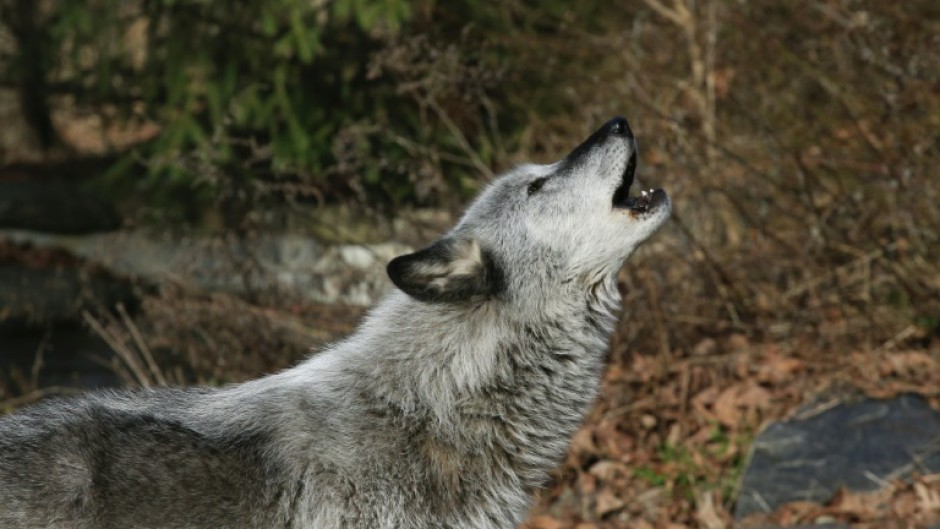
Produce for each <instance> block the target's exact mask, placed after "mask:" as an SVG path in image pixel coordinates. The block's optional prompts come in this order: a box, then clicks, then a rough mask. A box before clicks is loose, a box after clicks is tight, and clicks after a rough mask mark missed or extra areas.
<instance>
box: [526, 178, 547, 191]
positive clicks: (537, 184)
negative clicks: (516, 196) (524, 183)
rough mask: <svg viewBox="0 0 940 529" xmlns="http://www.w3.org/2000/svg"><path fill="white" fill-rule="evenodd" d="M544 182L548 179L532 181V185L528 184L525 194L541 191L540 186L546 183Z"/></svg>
mask: <svg viewBox="0 0 940 529" xmlns="http://www.w3.org/2000/svg"><path fill="white" fill-rule="evenodd" d="M546 180H548V178H545V177H542V178H538V179H536V180H533V181H532V183H531V184H529V188H528V190H527V192H528V193H529V195H531V194H532V193H535V192H536V191H538V190H539V189H542V186H543V185H545V181H546Z"/></svg>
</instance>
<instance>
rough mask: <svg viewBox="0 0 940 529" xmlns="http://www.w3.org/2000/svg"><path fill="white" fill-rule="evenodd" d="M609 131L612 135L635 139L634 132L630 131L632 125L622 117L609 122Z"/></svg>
mask: <svg viewBox="0 0 940 529" xmlns="http://www.w3.org/2000/svg"><path fill="white" fill-rule="evenodd" d="M607 124H608V129H607V130H609V131H610V133H611V134H616V135H617V136H625V137H627V138H632V137H633V131H632V130H630V124H629V123H627V120H626V119H625V118H622V117H619V116H618V117H616V118H614V119H612V120H610V121H609V122H607Z"/></svg>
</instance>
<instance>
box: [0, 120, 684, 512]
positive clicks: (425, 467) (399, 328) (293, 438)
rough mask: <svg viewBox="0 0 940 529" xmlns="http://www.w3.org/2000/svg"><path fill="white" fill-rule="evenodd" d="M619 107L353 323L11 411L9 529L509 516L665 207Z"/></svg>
mask: <svg viewBox="0 0 940 529" xmlns="http://www.w3.org/2000/svg"><path fill="white" fill-rule="evenodd" d="M636 166H637V151H636V143H635V141H634V138H633V133H632V132H631V130H630V127H629V126H628V124H627V121H626V120H625V119H623V118H615V119H613V120H611V121H609V122H607V123H606V124H605V125H604V126H603V127H601V128H600V130H598V131H597V132H595V133H594V134H592V135H591V136H590V137H589V138H588V139H587V140H586V141H585V142H584V143H582V144H581V145H580V146H578V147H577V148H576V149H575V150H574V151H573V152H572V153H571V154H569V155H568V156H567V157H566V158H564V159H563V160H561V161H559V162H557V163H554V164H551V165H523V166H521V167H518V168H516V169H514V170H512V171H510V172H509V173H508V174H506V175H504V176H502V177H500V178H499V179H497V180H495V181H494V182H493V183H492V184H491V185H489V186H488V187H487V188H486V189H485V190H484V191H483V192H482V193H481V195H480V196H479V197H478V198H477V199H476V200H475V201H474V202H473V203H472V204H471V205H470V207H469V208H468V209H467V211H466V213H465V214H464V216H463V217H462V218H461V220H460V222H458V223H457V225H456V226H455V227H454V228H453V229H452V230H451V231H450V232H448V233H447V234H446V235H444V236H443V237H442V238H441V239H439V240H437V241H436V242H434V243H433V244H431V245H430V246H428V247H427V248H424V249H423V250H420V251H417V252H415V253H412V254H409V255H403V256H400V257H397V258H395V259H393V260H392V261H391V262H390V263H389V264H388V275H389V277H390V278H391V280H392V282H393V283H394V284H395V285H396V286H397V287H398V288H397V289H396V290H395V291H393V292H392V293H391V294H390V295H389V296H388V297H387V298H386V299H385V300H384V301H382V302H381V303H380V304H379V305H378V306H376V307H375V308H373V309H372V311H371V312H370V313H369V315H368V316H367V317H366V318H365V321H364V322H363V323H362V325H361V326H360V328H359V329H358V330H357V331H356V332H355V333H354V334H352V335H351V336H350V337H349V338H347V339H346V340H344V341H342V342H340V343H339V344H337V345H335V346H332V347H330V348H329V349H327V350H325V351H323V352H321V353H319V354H317V355H315V356H313V357H312V358H310V359H309V360H307V361H306V362H303V363H301V364H300V365H298V366H296V367H294V368H292V369H288V370H287V371H284V372H281V373H278V374H275V375H271V376H267V377H265V378H261V379H259V380H254V381H250V382H246V383H243V384H235V385H231V386H226V387H222V388H188V389H187V388H164V389H156V390H148V391H133V392H106V393H92V394H89V395H86V396H84V397H80V398H76V399H61V400H50V401H46V402H44V403H41V404H39V405H36V406H33V407H31V408H27V409H25V410H23V411H21V412H19V413H17V414H14V415H11V416H8V417H5V418H3V419H2V420H0V527H3V528H19V529H32V528H35V529H39V528H43V529H111V528H113V529H134V528H141V529H144V528H167V529H170V528H179V529H184V528H186V529H201V528H205V529H226V528H232V529H235V528H258V529H262V528H263V529H272V528H284V529H288V528H291V529H339V528H363V529H379V528H383V529H431V528H433V529H441V528H455V529H456V528H459V529H484V528H486V529H490V528H492V529H495V528H499V529H509V528H513V527H516V526H517V524H519V523H520V522H521V521H522V520H523V518H524V516H525V513H526V511H527V508H528V507H529V502H530V500H531V496H532V494H533V492H534V491H535V490H536V489H537V488H538V487H539V486H541V485H542V484H543V483H544V482H545V480H546V476H547V475H548V472H549V471H550V470H551V469H552V467H553V466H554V465H555V464H557V462H558V460H559V458H560V457H561V456H562V455H563V453H564V451H565V448H566V446H567V444H568V440H569V438H570V436H571V435H572V433H573V432H574V431H575V429H576V428H577V427H578V425H579V424H580V423H581V421H582V420H583V418H584V416H585V414H586V413H587V411H588V409H589V407H590V406H591V403H592V401H593V399H594V398H595V395H596V393H597V389H598V384H599V378H600V373H601V369H602V367H603V363H604V357H605V354H606V351H607V348H608V339H609V336H610V333H611V331H612V330H613V327H614V324H615V321H616V312H617V310H618V308H619V306H620V294H619V293H618V291H617V286H616V275H617V271H618V270H619V269H620V267H621V266H622V265H623V263H624V261H625V260H626V259H627V257H628V256H629V255H630V254H631V253H632V252H633V251H634V250H635V249H636V247H637V246H638V245H639V244H641V243H642V242H643V241H645V240H646V239H647V238H649V237H650V236H651V235H652V234H653V233H654V232H655V231H656V230H657V229H658V228H659V227H660V226H662V225H663V223H664V222H665V221H666V219H667V218H668V217H669V213H670V209H671V203H670V200H669V197H668V196H667V195H666V193H665V192H664V191H662V190H650V191H643V192H641V193H637V194H635V195H633V196H631V195H630V193H629V189H630V187H631V184H632V183H633V177H634V172H635V170H636Z"/></svg>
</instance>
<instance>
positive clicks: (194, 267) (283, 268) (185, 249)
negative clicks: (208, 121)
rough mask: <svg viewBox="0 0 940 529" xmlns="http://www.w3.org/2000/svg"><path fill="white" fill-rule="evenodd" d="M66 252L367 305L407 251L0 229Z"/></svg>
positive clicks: (159, 280) (127, 269) (205, 280)
mask: <svg viewBox="0 0 940 529" xmlns="http://www.w3.org/2000/svg"><path fill="white" fill-rule="evenodd" d="M3 239H8V240H9V241H11V242H13V243H15V244H30V245H33V246H36V247H40V248H55V249H61V250H63V251H67V252H69V253H71V254H73V255H75V256H77V257H80V258H82V259H84V260H87V261H88V262H91V263H94V264H96V265H98V266H101V267H103V268H104V269H106V270H108V271H109V272H111V273H113V274H115V275H119V276H126V277H130V278H134V279H141V280H144V282H146V283H148V284H154V285H160V284H163V283H167V282H172V283H175V284H183V285H188V286H192V287H196V288H198V289H202V290H206V291H219V292H228V293H235V294H251V295H256V294H258V295H268V296H275V297H276V299H277V300H278V302H279V303H282V304H283V303H290V302H292V300H297V301H313V302H317V303H326V304H332V303H343V304H347V305H355V306H363V307H365V306H369V305H372V304H373V303H375V302H376V301H377V300H378V299H379V298H380V297H381V296H382V295H383V294H384V293H385V292H386V291H388V290H389V289H390V288H391V281H389V279H388V276H387V275H386V273H385V265H386V264H387V263H388V262H389V261H390V260H391V259H392V258H394V257H396V256H398V255H401V254H403V253H407V252H410V251H412V250H411V249H410V248H409V247H408V246H405V245H402V244H398V243H376V244H323V243H321V242H319V241H318V240H316V239H314V238H312V237H306V236H301V235H290V234H282V235H274V234H272V235H262V236H259V237H256V238H251V239H236V238H219V237H198V236H190V237H168V236H167V237H157V236H154V235H151V234H148V233H145V232H142V231H118V232H110V233H99V234H90V235H84V236H65V235H55V234H48V233H37V232H27V231H21V230H0V241H2V240H3Z"/></svg>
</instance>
